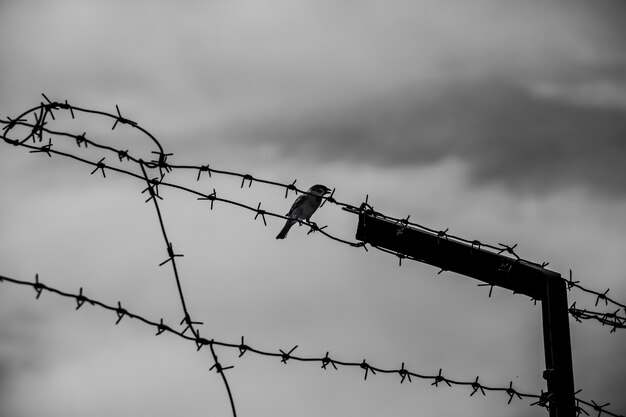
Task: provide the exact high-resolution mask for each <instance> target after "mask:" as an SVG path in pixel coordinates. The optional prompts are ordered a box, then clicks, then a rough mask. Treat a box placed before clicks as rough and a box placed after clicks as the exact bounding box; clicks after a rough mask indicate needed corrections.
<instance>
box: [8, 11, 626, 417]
mask: <svg viewBox="0 0 626 417" xmlns="http://www.w3.org/2000/svg"><path fill="white" fill-rule="evenodd" d="M625 20H626V7H625V6H624V3H623V1H621V0H620V1H618V0H615V1H612V0H600V1H596V2H585V1H579V0H571V1H560V0H558V1H557V0H548V1H545V0H544V1H535V0H528V1H511V0H498V1H495V0H472V1H460V0H451V1H445V2H441V1H434V0H417V1H384V2H383V1H363V2H355V1H342V2H330V1H304V0H290V1H274V2H261V1H210V2H208V1H179V2H175V3H174V2H166V1H135V2H128V1H121V0H120V1H118V0H108V1H95V0H94V1H78V0H76V1H54V2H51V1H42V0H33V1H16V0H4V1H0V54H1V56H2V59H0V117H2V118H5V117H7V116H16V115H18V114H20V113H21V112H22V111H23V110H25V109H26V108H29V107H32V106H35V105H37V104H38V103H39V102H40V101H42V97H41V95H40V94H41V93H42V92H43V93H45V94H46V95H47V96H48V97H50V98H51V99H52V100H59V101H64V100H66V99H67V100H68V101H69V102H70V103H71V104H74V105H76V106H80V107H85V108H93V109H98V110H105V111H110V112H114V111H115V105H116V104H117V105H119V107H120V109H121V111H122V113H123V115H124V116H126V117H128V118H130V119H132V120H135V121H137V122H139V123H140V124H141V125H142V126H143V127H145V128H146V129H148V130H149V131H150V132H152V133H153V134H154V135H155V136H156V137H157V138H158V139H159V140H160V142H161V143H162V144H163V147H164V148H165V150H166V152H171V153H173V156H171V157H170V162H172V163H181V164H182V163H189V164H194V165H199V164H211V167H214V168H218V169H220V168H221V169H226V170H234V171H239V172H245V173H250V174H252V175H254V176H255V177H260V178H266V179H270V180H274V181H278V182H284V183H290V182H292V181H293V180H294V179H297V180H298V182H297V185H298V186H300V187H301V188H306V187H308V186H309V185H312V184H315V183H323V184H325V185H327V186H329V187H331V188H336V190H337V191H336V194H335V196H336V197H337V198H338V199H340V200H342V201H346V202H349V203H352V204H354V205H359V204H360V203H361V202H362V201H363V200H364V198H365V195H369V201H370V203H372V204H373V205H374V207H375V208H376V209H377V210H378V211H382V212H384V213H387V214H389V215H392V216H395V217H406V216H407V215H408V214H410V215H411V220H414V221H416V222H418V223H421V224H424V225H427V226H429V227H432V228H433V229H442V230H444V229H446V228H448V227H449V228H450V233H453V234H457V235H460V236H463V237H467V238H470V239H479V240H482V241H485V242H490V243H497V242H505V243H510V244H513V243H518V244H519V246H518V249H519V250H518V254H519V255H521V256H522V257H524V258H527V259H529V260H532V261H537V262H544V261H547V262H550V265H549V268H551V269H553V270H554V271H556V272H559V273H561V274H562V275H564V276H567V275H568V271H569V269H572V270H573V271H574V277H575V278H576V279H579V280H581V282H582V283H583V284H584V285H585V286H586V287H589V288H592V289H595V290H598V291H601V292H603V291H605V290H606V289H607V288H611V290H610V293H609V295H612V296H613V297H614V298H616V299H618V300H620V301H622V302H624V300H626V284H625V279H626V276H625V274H624V272H623V252H624V249H625V248H626V215H625V213H626V185H625V184H626V170H625V169H624V168H623V160H624V158H625V157H626V49H625V48H624V44H625V42H626V26H625V25H623V22H624V21H625ZM57 122H58V123H65V124H62V125H58V126H62V127H63V128H67V129H70V130H71V131H72V132H73V133H76V134H79V133H82V132H84V131H87V132H88V134H89V135H92V137H93V139H94V140H98V141H102V142H104V143H111V144H115V145H117V146H120V147H122V148H123V149H126V148H132V149H133V150H135V149H137V150H136V151H137V152H148V151H147V150H146V148H145V147H143V148H142V147H141V146H136V144H137V143H139V142H138V141H139V140H141V139H139V138H138V137H137V135H136V134H134V133H133V132H132V130H131V129H129V128H125V127H124V126H121V127H117V128H116V130H114V131H111V129H110V123H109V122H108V121H107V122H105V123H102V120H98V119H97V118H89V117H82V116H81V117H79V118H78V119H77V120H75V121H68V120H64V119H63V118H62V117H60V118H59V120H58V121H57ZM70 149H72V150H73V151H75V152H85V151H84V150H82V151H81V150H78V149H77V148H70ZM84 155H85V157H90V158H92V159H94V160H95V161H97V160H98V159H99V158H100V157H102V156H105V155H104V154H102V155H100V154H98V153H97V152H95V153H94V152H92V153H85V154H84ZM142 156H143V157H145V158H150V155H148V154H145V155H144V154H142ZM111 159H113V157H112V156H109V157H108V158H107V161H109V160H111ZM91 171H92V169H90V168H89V167H87V166H84V165H81V164H80V163H78V162H76V161H72V160H68V159H63V158H61V157H58V156H54V157H52V158H48V157H47V156H46V155H45V154H30V153H28V152H27V150H25V149H21V148H16V147H12V146H9V145H7V144H4V145H0V192H1V194H2V200H1V201H2V202H1V205H0V265H2V268H1V269H0V275H6V276H12V277H15V278H18V279H24V280H30V279H33V278H34V275H35V273H39V274H40V277H41V279H42V280H43V281H44V282H45V283H48V284H49V285H52V286H55V287H58V288H59V289H62V290H65V291H78V288H79V287H83V288H84V291H85V292H86V293H87V294H88V295H89V296H91V297H94V298H97V299H100V300H102V301H103V302H106V303H109V304H116V303H117V301H118V300H119V301H121V302H122V303H123V305H124V306H125V307H126V308H127V309H129V310H131V311H135V312H137V313H139V314H142V315H145V316H147V317H149V318H153V319H156V320H157V321H158V319H159V318H161V317H163V318H164V320H165V321H166V322H168V323H171V324H172V325H174V324H176V323H178V322H180V319H181V317H182V311H181V309H180V305H179V300H178V298H177V291H176V287H175V284H174V281H173V277H172V274H171V269H169V267H168V265H166V266H164V267H159V266H158V264H159V263H161V262H162V261H163V260H164V259H165V258H166V256H167V255H166V251H165V247H164V242H163V240H162V237H161V236H160V231H159V228H158V222H157V218H156V214H155V212H154V209H153V207H152V206H151V205H148V204H145V203H144V201H145V198H146V197H145V195H142V194H140V192H141V190H142V189H143V188H145V187H143V185H142V184H141V182H138V181H136V180H133V179H129V178H126V177H123V176H121V175H116V174H114V173H113V172H111V171H109V172H107V176H106V178H103V177H102V175H99V174H98V173H96V174H94V175H93V176H90V175H89V172H91ZM172 180H176V181H179V182H181V183H184V184H187V185H188V186H193V187H197V188H198V189H200V190H205V191H207V192H210V191H211V190H212V189H213V188H215V189H216V190H217V192H218V195H220V196H223V197H225V198H230V199H234V200H237V201H241V202H244V203H246V204H249V205H252V206H256V205H257V203H258V202H259V201H261V202H262V205H263V207H264V208H265V209H266V210H270V211H275V212H278V213H286V212H287V210H288V209H289V206H290V204H291V199H292V198H293V196H290V197H289V198H288V199H284V190H281V189H277V188H273V187H270V186H264V185H262V184H258V183H255V184H254V185H253V186H252V187H251V188H244V189H240V188H239V186H240V181H238V180H237V179H234V180H233V179H229V178H220V177H217V176H214V177H212V178H209V177H208V176H207V175H204V176H203V177H202V179H201V180H200V181H199V182H196V173H187V174H180V175H178V174H177V175H175V176H174V175H173V176H172ZM162 195H163V197H164V200H163V202H162V203H161V204H162V207H161V209H162V212H163V216H164V220H165V224H166V227H167V231H168V234H169V237H170V239H171V240H172V242H173V244H174V248H175V250H176V251H177V252H181V253H184V255H185V256H184V257H183V258H179V259H178V265H179V269H180V273H181V279H182V284H183V290H184V291H185V294H186V296H187V303H188V306H189V308H190V312H191V314H192V317H194V319H196V320H198V321H202V322H204V324H203V325H202V326H200V331H201V334H202V335H203V336H204V337H207V338H214V339H216V340H222V341H225V342H234V343H238V342H239V341H240V338H241V336H242V335H244V336H245V340H246V342H247V343H248V344H250V345H252V346H254V347H257V348H260V349H264V350H270V351H278V350H279V349H282V350H284V351H288V350H290V349H291V348H293V347H294V346H295V345H298V348H297V349H296V351H295V352H294V354H295V353H298V354H300V355H303V356H323V355H324V354H325V353H326V352H327V351H330V354H331V357H336V358H337V359H339V360H345V361H354V362H361V361H362V360H363V359H366V360H367V362H368V363H371V364H372V365H376V366H380V367H386V368H397V367H399V366H400V364H401V363H402V362H405V365H406V367H407V368H408V369H411V370H413V371H415V372H419V373H422V374H436V373H437V372H438V371H439V369H440V368H443V370H444V374H445V375H446V376H449V377H450V378H453V379H456V380H469V381H473V380H474V378H475V377H476V376H477V375H480V381H481V382H482V383H484V384H485V385H490V386H503V387H506V386H508V384H509V381H513V384H514V386H515V387H517V388H518V389H519V390H520V391H523V392H529V393H539V392H540V390H541V389H545V383H544V382H545V381H543V380H542V379H541V373H542V371H543V369H544V366H545V364H544V361H543V341H542V337H541V311H540V308H539V306H534V305H533V303H532V302H530V301H529V300H528V299H527V298H525V297H523V296H519V295H512V294H511V293H510V292H507V291H504V290H501V289H494V291H493V295H492V297H491V298H488V290H487V289H485V288H479V287H476V284H477V281H474V280H471V279H469V278H464V277H461V276H458V275H455V274H452V273H443V274H441V275H437V272H438V270H437V269H435V268H432V267H430V266H427V265H422V264H418V263H412V262H407V261H405V262H403V266H402V267H401V268H399V267H398V262H397V259H396V258H395V257H393V256H390V255H388V254H384V253H381V252H377V251H373V250H370V251H369V252H365V251H363V250H362V249H353V248H350V247H347V246H344V245H341V244H339V243H336V242H333V241H331V240H329V239H326V238H324V237H323V236H322V235H319V234H313V235H307V234H306V230H305V229H304V228H297V227H295V228H293V229H292V231H291V232H290V234H289V236H288V239H286V240H285V241H277V240H275V239H274V237H275V235H276V234H277V233H278V231H279V230H280V228H281V227H282V222H281V221H279V220H277V219H268V226H267V227H264V226H263V223H262V222H261V221H258V220H257V221H253V217H254V216H253V214H252V213H251V212H248V211H244V210H241V209H238V208H236V207H232V206H227V205H223V204H222V205H220V204H216V206H215V209H214V210H213V211H210V210H209V209H208V207H207V205H206V203H201V202H198V201H196V199H195V198H194V197H193V196H190V195H186V194H184V193H181V192H177V191H171V190H162ZM313 220H315V221H316V222H317V223H318V224H319V225H328V230H329V231H330V232H331V233H333V234H335V235H338V236H341V237H343V238H346V239H350V240H351V239H353V238H354V233H355V231H356V218H355V217H354V216H352V215H349V214H347V213H345V212H343V211H342V210H340V209H339V208H337V207H336V206H332V205H325V206H324V207H322V208H321V209H320V210H319V211H318V212H317V213H316V214H315V215H314V217H313ZM569 297H570V301H571V302H573V301H576V302H577V305H578V306H579V307H587V308H590V309H594V308H595V309H604V310H603V311H605V310H606V311H610V312H612V311H614V310H615V309H614V308H610V307H604V306H602V305H599V306H598V307H594V303H595V299H594V298H593V297H591V296H585V295H584V294H580V293H577V292H572V293H570V294H569ZM74 309H75V306H74V305H73V304H72V303H71V302H69V301H68V300H64V299H59V298H58V297H55V296H53V295H42V297H41V299H40V300H38V301H35V297H34V292H33V291H32V290H31V291H28V289H27V288H21V287H15V286H11V285H9V284H0V416H2V417H5V416H6V417H30V416H35V415H47V416H66V415H85V416H95V417H98V416H109V415H118V416H137V415H146V416H155V417H158V416H169V415H172V414H174V413H176V414H178V415H184V416H187V415H189V416H206V415H228V413H229V404H228V400H227V396H226V393H225V389H224V387H223V385H222V383H221V380H220V378H219V376H218V375H217V374H215V373H214V372H213V371H209V367H210V366H211V364H212V362H211V358H210V354H209V352H208V350H201V351H200V352H199V353H196V351H195V346H194V345H193V344H191V345H190V344H188V343H185V342H183V341H182V340H178V339H176V338H174V337H171V336H160V337H159V338H155V337H154V331H153V329H150V328H146V327H145V326H142V325H141V324H140V323H136V322H133V321H130V320H126V319H124V320H122V322H121V323H120V325H118V326H115V325H114V322H115V319H116V317H115V316H114V315H113V314H111V313H107V312H104V311H98V310H97V309H95V308H90V307H88V306H85V307H83V308H82V309H81V310H80V311H79V312H75V311H74ZM570 326H571V331H572V343H573V355H574V369H575V383H576V386H577V388H579V389H582V390H583V391H582V393H581V394H580V397H581V398H584V399H588V400H589V399H593V400H595V401H596V402H598V403H602V404H604V403H607V402H611V403H612V406H611V407H610V409H611V410H612V411H614V412H617V413H618V414H619V413H621V414H625V413H626V402H624V399H623V386H625V385H626V367H625V366H624V363H625V359H626V331H621V332H620V331H618V332H616V333H612V334H610V333H609V329H608V328H605V327H602V326H600V325H599V324H596V323H593V322H584V323H582V324H581V323H576V322H575V321H574V320H570ZM217 354H218V355H219V356H220V361H221V362H222V363H223V364H224V365H234V366H235V367H234V368H233V369H231V370H229V371H227V375H228V378H229V381H230V385H231V389H232V391H233V395H234V398H235V402H236V406H237V409H238V413H239V415H240V416H253V415H254V416H275V415H299V416H303V417H307V416H320V415H324V416H345V415H358V416H379V415H398V416H405V415H406V416H408V415H416V414H418V415H419V414H424V415H432V416H448V415H458V414H460V413H462V414H463V415H467V416H484V415H494V416H495V415H498V416H539V415H545V412H544V411H543V410H542V409H540V408H536V407H532V408H531V407H529V406H528V404H529V403H530V402H531V401H529V400H524V401H518V400H513V403H512V404H511V405H507V400H508V397H507V396H506V394H497V393H490V394H488V395H487V397H484V398H482V397H477V396H476V395H475V396H473V397H471V398H470V397H469V393H470V392H471V390H470V389H469V388H459V387H452V388H449V387H447V386H445V387H443V388H435V387H432V386H431V385H430V382H428V381H422V380H414V381H413V383H411V384H406V383H405V384H402V385H400V384H399V377H397V375H393V376H392V375H369V376H368V378H367V381H364V380H363V374H362V372H361V370H360V369H340V370H339V371H335V370H327V371H323V370H320V369H318V368H319V367H318V365H317V364H307V363H289V364H288V366H285V365H284V364H282V363H280V360H278V359H272V358H265V357H258V356H257V357H255V356H254V355H251V354H246V355H244V356H243V357H242V358H238V351H230V350H228V349H220V348H218V349H217Z"/></svg>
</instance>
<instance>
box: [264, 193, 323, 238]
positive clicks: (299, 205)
mask: <svg viewBox="0 0 626 417" xmlns="http://www.w3.org/2000/svg"><path fill="white" fill-rule="evenodd" d="M307 193H309V194H302V195H301V196H299V197H298V198H296V201H294V202H293V205H292V206H291V208H290V209H289V213H287V214H286V216H287V217H289V220H287V223H285V226H283V229H282V230H281V231H280V233H279V234H278V236H276V239H284V238H285V237H286V236H287V232H289V229H291V226H293V225H294V224H296V223H298V222H300V221H302V220H306V221H309V219H310V218H311V216H312V215H313V213H315V211H316V210H317V208H318V207H319V206H320V204H322V197H324V196H325V195H326V194H328V193H330V189H329V188H328V187H326V186H324V185H321V184H316V185H314V186H312V187H311V188H309V190H308V191H307Z"/></svg>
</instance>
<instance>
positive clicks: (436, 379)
mask: <svg viewBox="0 0 626 417" xmlns="http://www.w3.org/2000/svg"><path fill="white" fill-rule="evenodd" d="M0 283H9V284H14V285H19V286H26V287H31V288H33V289H34V290H35V292H36V298H37V299H39V298H40V296H41V294H42V292H44V291H45V292H48V293H51V294H56V295H58V296H61V297H64V298H68V299H72V300H74V301H75V302H76V303H77V304H79V305H81V306H82V305H83V304H85V303H87V304H89V305H91V306H93V307H97V308H101V309H104V310H108V311H111V312H113V313H114V314H115V315H116V317H117V320H116V322H115V324H116V325H117V324H119V323H120V321H121V320H122V318H123V317H127V318H129V319H135V320H138V321H140V322H141V323H143V324H144V325H147V326H150V327H152V328H154V329H156V331H157V332H156V335H157V336H159V335H161V334H163V333H168V334H172V335H175V336H177V337H179V338H181V339H183V340H186V341H188V342H192V343H194V345H195V346H196V348H197V350H200V349H201V348H202V347H204V346H209V349H210V351H211V355H212V357H213V365H212V366H211V367H210V368H209V370H215V371H216V372H218V373H219V374H221V375H222V377H224V375H225V374H224V371H226V370H228V369H232V368H233V366H232V365H229V366H223V365H222V364H221V363H220V362H219V361H218V358H217V355H216V354H215V346H220V347H222V348H224V349H232V350H235V351H237V352H238V354H239V355H238V356H239V357H242V356H243V355H244V354H255V355H259V356H265V357H271V358H276V359H279V360H280V363H282V364H285V365H287V364H288V362H291V361H295V362H316V363H319V364H320V365H321V369H325V370H326V369H328V368H327V366H328V365H331V366H332V367H333V368H334V369H335V370H340V369H342V368H360V369H361V370H362V371H363V378H364V379H366V380H367V378H368V376H370V375H371V376H377V375H378V374H391V375H398V376H399V377H400V383H401V384H402V383H404V382H405V381H408V382H413V380H414V379H420V380H425V381H430V385H431V386H433V387H440V386H441V385H442V384H443V386H447V387H454V386H457V387H464V386H466V387H468V388H469V389H470V390H471V391H470V393H469V396H470V397H472V396H474V394H476V393H480V394H482V395H483V396H486V395H487V392H500V393H504V394H506V396H507V397H508V400H507V403H508V404H510V403H511V402H512V401H513V400H514V399H518V400H523V399H530V400H533V401H534V402H533V403H531V404H529V405H531V406H539V407H543V408H550V407H552V406H554V405H556V404H557V403H556V400H555V399H554V398H553V396H552V394H551V393H549V392H543V391H541V392H540V393H539V394H536V393H525V392H521V391H519V390H517V389H516V388H515V387H514V386H513V382H512V381H510V382H509V384H508V385H506V386H489V385H485V384H483V383H481V382H479V377H478V376H477V377H476V378H475V379H474V380H473V381H471V380H470V381H461V380H455V379H453V378H450V377H448V376H446V375H445V374H444V372H443V369H441V368H440V369H439V371H438V372H437V373H436V374H426V373H419V372H415V371H411V370H409V369H407V368H406V367H405V363H404V362H402V365H401V367H400V368H398V369H387V368H381V367H378V366H375V365H372V364H371V363H369V362H367V360H366V359H363V360H362V361H360V362H359V361H344V360H339V359H335V358H331V357H330V353H329V352H328V351H327V352H326V353H325V355H324V356H319V357H305V356H298V355H295V354H294V351H295V350H296V349H297V348H298V345H295V346H294V347H292V348H291V349H289V350H283V349H278V351H268V350H263V349H260V348H256V347H253V346H252V345H250V344H249V343H246V342H245V340H244V337H243V336H242V337H241V342H225V341H220V340H216V339H207V338H204V337H201V336H200V332H199V331H198V330H197V329H196V328H195V327H194V330H193V331H192V332H187V329H184V330H177V329H176V328H175V327H173V326H170V325H168V324H166V323H164V321H163V319H162V318H161V319H159V321H156V320H154V319H149V318H146V317H144V316H142V315H140V314H138V313H135V312H133V311H130V310H128V309H126V308H123V307H122V303H121V301H118V302H117V304H116V305H112V304H107V303H104V302H102V301H99V300H97V299H95V298H92V297H89V296H87V295H85V293H84V291H83V289H82V288H81V289H80V290H79V293H78V294H76V293H71V292H66V291H62V290H60V289H57V288H55V287H53V286H50V285H46V284H43V283H42V282H41V281H40V280H39V274H37V275H36V276H35V281H34V282H32V281H24V280H20V279H16V278H12V277H7V276H3V275H0ZM77 309H78V308H77ZM194 324H197V323H194ZM190 327H193V325H190ZM226 386H227V387H228V384H226ZM228 389H229V390H230V388H228ZM576 394H579V392H577V393H576ZM576 404H577V410H578V413H584V414H586V415H588V411H590V410H593V411H596V412H599V413H600V414H605V415H607V416H613V417H625V416H624V415H620V414H617V413H615V412H612V411H610V410H608V409H607V407H608V406H609V405H610V404H609V403H607V404H604V405H599V404H598V403H597V402H595V401H593V400H589V401H588V400H584V399H581V398H579V397H578V396H577V397H576Z"/></svg>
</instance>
